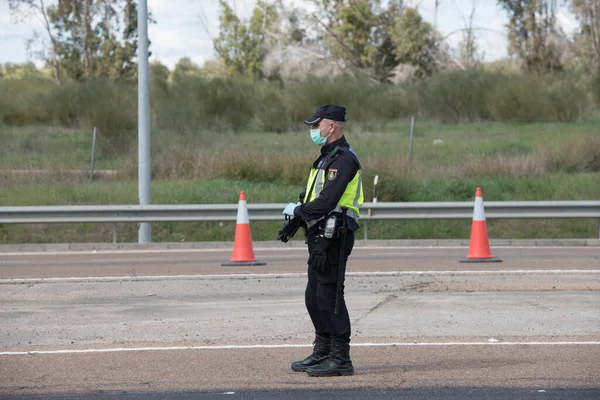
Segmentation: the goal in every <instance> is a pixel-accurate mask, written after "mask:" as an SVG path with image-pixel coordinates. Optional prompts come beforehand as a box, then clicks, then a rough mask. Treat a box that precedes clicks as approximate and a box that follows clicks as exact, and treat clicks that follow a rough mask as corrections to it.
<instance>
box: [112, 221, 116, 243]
mask: <svg viewBox="0 0 600 400" xmlns="http://www.w3.org/2000/svg"><path fill="white" fill-rule="evenodd" d="M112 235H113V243H117V223H116V222H115V223H113V226H112Z"/></svg>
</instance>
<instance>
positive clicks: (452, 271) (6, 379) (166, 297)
mask: <svg viewBox="0 0 600 400" xmlns="http://www.w3.org/2000/svg"><path fill="white" fill-rule="evenodd" d="M255 253H256V256H257V258H259V259H262V260H264V261H266V262H267V265H266V266H261V267H221V266H220V263H221V262H224V261H228V259H229V257H230V255H231V254H230V250H219V251H208V250H196V251H194V250H180V251H172V250H171V251H169V250H167V251H162V250H151V251H148V250H146V251H115V252H102V251H98V252H80V253H62V252H56V253H19V254H14V253H3V254H0V321H1V323H0V396H3V398H52V399H57V398H86V399H87V398H100V399H108V398H131V399H139V398H173V399H187V398H200V399H220V398H232V399H292V398H293V399H296V398H306V399H325V398H327V399H330V398H345V399H367V398H368V399H371V398H373V399H395V398H403V399H466V398H469V399H586V400H587V399H590V400H591V399H595V400H598V399H600V368H599V367H600V248H599V247H589V248H586V247H578V248H499V249H494V255H495V256H498V257H500V258H502V259H503V262H502V263H489V264H488V263H484V264H463V263H458V260H459V259H460V258H462V257H464V255H465V254H466V249H465V248H459V249H455V248H375V249H373V248H362V249H361V248H358V249H356V250H355V252H354V254H353V255H352V256H351V260H350V263H349V273H348V278H347V282H346V291H347V296H346V298H347V302H348V305H349V308H350V313H351V318H352V327H353V342H352V350H351V355H352V358H353V362H354V364H355V368H356V374H355V376H353V377H343V378H309V377H308V376H306V375H305V374H302V373H294V372H292V371H291V370H290V368H289V363H290V362H291V361H292V360H294V359H297V358H302V357H304V356H306V355H307V352H309V351H310V342H311V339H312V333H311V326H310V322H309V321H308V317H307V315H306V311H305V310H304V305H303V290H304V286H305V281H306V277H305V269H306V266H305V258H306V252H305V250H302V249H300V250H299V249H286V250H281V249H279V250H268V249H257V250H256V251H255Z"/></svg>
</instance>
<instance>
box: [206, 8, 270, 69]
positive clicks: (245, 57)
mask: <svg viewBox="0 0 600 400" xmlns="http://www.w3.org/2000/svg"><path fill="white" fill-rule="evenodd" d="M219 4H220V7H221V15H220V21H219V22H220V33H219V37H217V38H215V39H214V40H213V45H214V48H215V51H216V53H217V55H218V57H219V58H220V59H221V60H222V62H223V64H224V65H225V67H226V69H227V72H228V73H229V74H232V75H236V74H238V75H250V76H255V77H259V78H262V77H264V74H263V62H264V59H265V57H266V55H267V54H268V52H269V48H270V47H271V46H272V45H274V44H275V40H274V39H275V36H276V35H275V33H274V32H273V31H277V30H278V24H277V20H278V16H279V9H280V7H281V3H279V2H275V3H267V2H266V1H263V0H258V1H257V3H256V6H255V7H254V10H253V13H252V16H251V17H250V19H249V20H248V21H242V20H241V19H240V18H239V17H238V16H237V15H236V14H235V12H234V11H233V9H232V8H231V7H230V6H229V4H228V3H227V2H226V1H225V0H220V1H219Z"/></svg>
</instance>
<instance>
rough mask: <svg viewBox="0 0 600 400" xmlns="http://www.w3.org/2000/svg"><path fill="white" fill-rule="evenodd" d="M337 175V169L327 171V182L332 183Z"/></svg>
mask: <svg viewBox="0 0 600 400" xmlns="http://www.w3.org/2000/svg"><path fill="white" fill-rule="evenodd" d="M337 173H338V170H337V169H329V172H328V173H327V180H329V181H332V180H334V179H335V178H337Z"/></svg>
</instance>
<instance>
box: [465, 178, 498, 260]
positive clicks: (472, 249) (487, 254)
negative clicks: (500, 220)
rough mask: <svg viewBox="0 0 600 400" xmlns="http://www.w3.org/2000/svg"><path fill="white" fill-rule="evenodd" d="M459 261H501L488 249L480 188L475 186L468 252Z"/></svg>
mask: <svg viewBox="0 0 600 400" xmlns="http://www.w3.org/2000/svg"><path fill="white" fill-rule="evenodd" d="M460 262H502V260H501V259H499V258H496V257H493V256H492V252H491V251H490V243H489V241H488V234H487V226H486V223H485V212H484V210H483V196H482V195H481V188H477V191H476V192H475V210H474V211H473V224H472V225H471V242H470V245H469V253H468V254H467V258H463V259H462V260H460Z"/></svg>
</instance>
